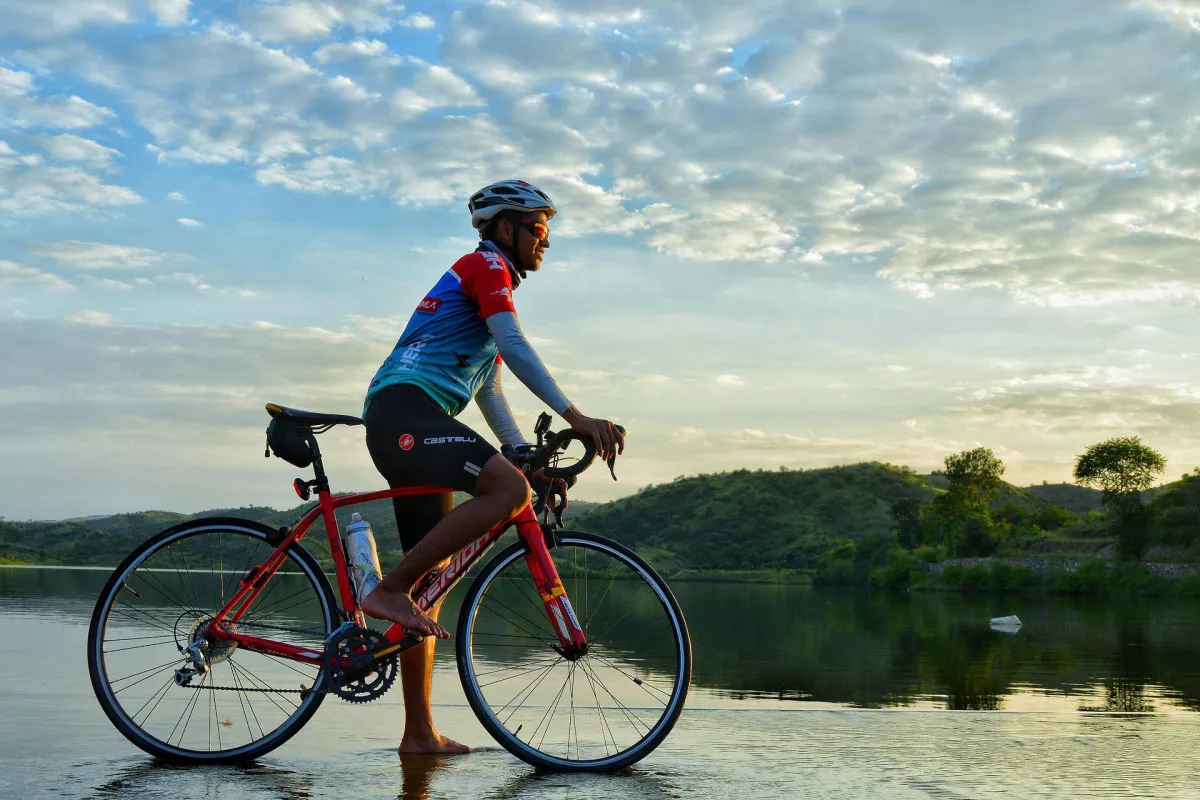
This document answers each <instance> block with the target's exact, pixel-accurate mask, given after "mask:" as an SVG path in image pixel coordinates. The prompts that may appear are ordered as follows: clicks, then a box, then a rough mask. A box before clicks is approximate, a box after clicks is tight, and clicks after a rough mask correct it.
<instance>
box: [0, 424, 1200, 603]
mask: <svg viewBox="0 0 1200 800" xmlns="http://www.w3.org/2000/svg"><path fill="white" fill-rule="evenodd" d="M1111 442H1116V443H1118V444H1120V445H1121V446H1122V447H1124V448H1125V450H1122V451H1120V452H1122V453H1124V454H1125V455H1128V452H1129V448H1130V447H1134V448H1135V449H1134V452H1135V454H1136V448H1137V447H1144V446H1143V445H1140V443H1138V442H1137V441H1136V440H1110V442H1109V443H1101V444H1103V445H1106V446H1107V445H1109V444H1110V443H1111ZM1131 442H1132V443H1133V444H1130V443H1131ZM1097 448H1099V446H1094V448H1092V449H1097ZM1092 449H1089V453H1091V452H1092ZM1110 449H1111V448H1110ZM1103 454H1104V453H1103V452H1102V453H1101V455H1103ZM1122 457H1125V456H1122ZM1081 461H1082V457H1081ZM946 466H947V469H946V470H945V471H939V472H934V473H932V474H928V475H919V474H917V473H916V472H914V471H913V470H911V469H909V468H907V467H899V466H894V465H891V464H883V463H878V462H868V463H860V464H851V465H846V466H839V467H827V468H822V469H810V470H791V469H784V468H780V469H779V470H754V471H751V470H745V469H743V470H735V471H732V472H724V473H718V474H708V475H698V476H691V477H680V478H677V479H675V480H674V481H671V482H669V483H665V484H660V485H655V486H647V487H644V488H642V489H640V490H639V491H637V492H636V493H634V494H633V495H630V496H628V497H624V498H621V499H619V500H615V501H612V502H609V503H602V504H601V503H586V502H580V501H572V503H571V507H570V508H568V510H567V514H566V517H567V520H566V525H567V527H568V528H574V529H578V530H586V531H591V532H593V533H597V534H600V535H604V536H608V537H610V538H613V539H616V540H617V541H619V542H622V543H623V544H625V545H627V546H629V547H632V548H633V549H634V550H636V551H637V552H638V553H639V554H640V555H642V556H643V557H644V558H645V559H646V560H647V561H648V562H649V563H650V564H651V565H652V566H653V567H654V568H655V569H656V570H657V571H658V572H659V573H660V574H662V575H663V577H665V578H666V579H667V580H668V581H680V582H682V581H719V582H751V583H774V584H809V583H811V584H813V585H818V586H838V587H871V588H873V589H875V590H880V591H894V592H903V591H949V592H963V593H1008V594H1014V593H1052V594H1089V595H1091V594H1094V595H1116V594H1137V595H1184V596H1200V574H1198V571H1197V568H1198V567H1200V469H1197V470H1195V471H1194V472H1192V473H1189V474H1186V475H1183V476H1182V477H1181V478H1180V479H1179V480H1177V481H1173V482H1169V483H1165V484H1163V485H1160V486H1158V487H1154V488H1151V487H1150V486H1149V482H1148V479H1147V476H1146V474H1145V470H1143V474H1142V475H1141V477H1140V478H1138V480H1137V481H1134V483H1133V484H1126V485H1125V486H1126V488H1125V489H1124V490H1123V491H1122V492H1114V491H1112V490H1111V487H1109V488H1102V489H1097V488H1091V487H1089V486H1086V485H1077V484H1068V483H1060V484H1049V483H1045V482H1043V483H1042V484H1040V485H1033V486H1026V487H1018V486H1014V485H1011V484H1008V483H1005V482H1004V481H1002V480H1000V475H1001V474H1002V473H1003V469H1004V468H1003V464H1002V463H1001V462H1000V461H999V460H998V459H996V458H995V457H994V455H992V453H991V451H990V450H986V449H985V448H976V449H975V450H973V451H967V452H965V453H959V454H956V455H954V456H950V457H948V458H947V459H946ZM1103 466H1104V465H1103V464H1102V465H1101V467H1103ZM1117 466H1118V467H1120V464H1118V465H1117ZM1152 466H1153V464H1152ZM1089 469H1091V470H1093V473H1094V472H1095V469H1096V464H1095V463H1090V465H1089ZM1159 471H1161V465H1159ZM1138 481H1140V483H1139V482H1138ZM1081 482H1082V481H1081ZM1130 485H1132V486H1133V487H1134V488H1133V489H1132V490H1131V489H1129V488H1128V486H1130ZM313 505H314V502H311V501H310V502H309V503H305V504H303V505H300V506H296V507H293V508H291V509H286V510H282V511H281V510H277V509H272V508H265V507H244V508H236V509H214V510H212V511H207V512H203V513H201V514H178V513H173V512H166V511H145V512H138V513H132V514H117V515H112V516H105V517H88V518H82V519H73V520H61V521H53V522H14V521H6V520H4V519H0V564H12V565H38V564H40V565H47V566H108V567H112V566H115V565H116V564H118V563H119V562H120V561H121V560H122V559H123V558H124V557H125V556H126V555H127V554H128V553H129V552H130V551H132V550H133V548H134V547H136V546H137V545H138V544H140V543H141V542H143V541H145V540H146V539H148V538H149V537H150V536H152V535H154V534H156V533H158V532H160V531H162V530H164V529H166V528H169V527H171V526H173V525H176V524H179V523H180V522H184V521H187V520H190V519H194V518H197V517H212V516H231V517H243V518H247V519H253V520H256V521H259V522H262V523H264V524H267V525H270V526H272V527H279V526H282V525H289V524H292V523H294V522H295V521H297V520H298V519H299V518H300V516H301V515H302V514H303V513H304V512H306V511H307V510H308V509H309V508H311V507H312V506H313ZM353 510H355V511H359V512H360V513H361V514H362V516H363V518H364V519H367V520H369V521H370V522H371V524H372V527H373V528H374V531H375V539H376V542H377V544H378V548H379V556H380V563H381V564H382V565H383V567H384V568H385V569H390V568H391V566H393V565H394V564H395V563H397V562H398V561H399V560H400V558H401V555H402V553H401V551H400V549H399V542H398V537H397V534H396V525H395V518H394V515H393V510H392V506H391V502H390V501H387V500H383V501H375V502H372V503H365V504H362V505H358V506H355V507H354V509H353ZM349 513H350V510H349V509H342V510H340V511H339V512H338V518H339V524H341V525H344V524H346V523H347V522H348V519H349ZM303 545H304V547H305V548H306V549H308V550H309V551H310V552H311V553H312V554H313V555H314V556H315V557H316V558H317V560H318V561H319V562H321V563H322V564H323V565H324V566H325V567H326V568H327V569H328V568H330V567H331V566H332V559H331V558H330V555H329V551H328V546H327V537H326V535H325V532H324V530H323V526H322V525H321V523H319V522H318V523H317V524H316V525H315V526H314V528H313V530H311V531H310V533H309V534H308V535H307V536H306V538H305V539H304V541H303Z"/></svg>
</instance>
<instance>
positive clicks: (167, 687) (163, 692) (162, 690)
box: [131, 675, 175, 720]
mask: <svg viewBox="0 0 1200 800" xmlns="http://www.w3.org/2000/svg"><path fill="white" fill-rule="evenodd" d="M174 683H175V676H174V675H171V677H169V678H167V681H166V683H164V684H163V685H162V686H160V687H158V689H156V690H155V692H154V694H152V695H150V697H149V699H147V700H146V702H144V703H142V707H141V708H139V709H138V710H137V711H135V712H133V714H132V715H131V716H132V717H133V719H134V720H137V717H138V714H141V713H142V711H143V710H145V708H146V706H148V705H150V701H152V700H154V698H156V697H157V698H158V702H156V703H155V704H154V705H153V706H152V707H151V709H150V710H149V711H148V712H146V719H147V720H149V719H150V715H151V714H153V713H154V709H156V708H158V703H161V702H162V700H163V698H164V697H166V696H167V694H168V693H169V692H170V691H171V686H172V684H174Z"/></svg>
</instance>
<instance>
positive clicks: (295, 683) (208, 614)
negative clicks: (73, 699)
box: [88, 520, 335, 762]
mask: <svg viewBox="0 0 1200 800" xmlns="http://www.w3.org/2000/svg"><path fill="white" fill-rule="evenodd" d="M264 552H266V553H268V554H269V553H272V552H273V548H270V547H269V545H268V544H267V542H266V541H265V539H264V538H263V535H262V534H261V533H259V532H258V531H257V530H256V529H255V526H254V525H253V524H252V523H245V524H244V525H243V524H242V523H240V522H238V521H236V520H231V521H229V522H228V524H226V523H225V522H223V521H222V522H215V521H206V520H200V521H197V522H196V523H195V524H194V526H192V527H191V528H189V527H188V524H185V525H184V526H181V527H179V528H176V529H172V530H169V531H167V532H165V533H164V534H162V535H160V536H158V537H156V538H155V539H152V540H151V541H149V542H147V544H146V545H143V546H142V548H140V549H139V550H137V551H135V555H134V557H133V558H132V560H131V562H130V563H132V564H133V565H134V566H133V567H131V568H130V569H129V570H128V571H127V572H126V573H124V574H123V575H122V576H121V578H120V579H119V580H118V579H116V578H114V579H113V580H111V581H110V582H109V584H108V585H107V586H106V589H105V592H106V594H105V596H104V597H102V598H101V600H100V602H99V603H98V604H97V607H98V608H99V609H101V612H100V613H101V614H102V615H103V616H102V617H101V618H98V620H99V621H98V623H97V624H95V625H93V626H92V628H91V629H90V630H89V633H88V641H89V644H88V654H89V655H88V659H89V670H90V672H91V674H92V676H93V679H94V680H95V681H96V686H97V697H98V698H99V699H100V702H101V704H102V705H103V706H104V707H105V710H106V711H107V712H109V714H110V716H113V718H114V720H123V723H121V722H119V723H118V727H119V728H120V729H121V731H122V732H123V733H124V734H125V735H126V736H127V737H129V738H130V739H131V740H132V741H134V742H135V743H136V744H138V745H139V746H140V747H142V748H143V749H145V750H147V751H148V752H150V753H152V754H155V755H159V756H161V757H164V758H169V759H179V758H182V759H184V760H193V761H201V762H203V761H213V760H219V759H224V758H226V757H227V756H226V754H230V753H237V754H238V755H237V757H239V758H240V757H242V755H243V754H245V756H246V757H248V758H253V757H256V756H257V755H261V754H262V753H265V752H268V751H269V750H270V749H272V748H273V747H276V746H278V744H281V743H282V742H283V741H285V740H286V739H287V737H289V736H291V735H292V734H293V733H294V732H295V730H296V729H297V728H298V727H299V726H300V725H303V724H304V722H305V721H306V720H307V719H308V717H309V716H311V713H312V712H313V711H315V710H316V707H317V706H318V705H319V704H320V703H321V701H322V700H323V699H324V695H323V694H322V693H320V692H304V691H303V688H302V687H304V686H306V685H313V684H314V683H315V682H316V681H317V680H319V678H320V669H319V667H318V666H316V665H310V664H307V663H305V662H300V661H295V660H293V659H290V658H287V657H286V656H284V655H280V654H277V653H259V652H255V651H252V650H248V649H246V648H240V647H238V645H237V644H236V642H232V641H222V640H221V639H220V638H219V636H214V635H212V633H219V632H212V633H209V635H208V636H205V635H204V628H202V627H201V626H202V625H203V624H205V623H206V622H208V621H209V620H211V619H212V617H213V616H214V614H215V613H216V612H217V611H218V610H219V609H221V608H222V607H223V606H224V604H225V603H227V602H229V599H230V598H231V597H232V596H233V593H235V592H236V591H238V590H239V589H240V588H241V587H240V582H241V580H242V579H243V578H244V576H245V575H246V574H247V573H248V572H249V571H250V569H251V568H252V567H253V566H254V564H256V563H259V562H261V561H262V558H263V554H264ZM243 562H244V563H245V569H242V570H240V571H238V570H237V567H238V565H239V564H241V563H243ZM272 563H275V564H276V573H275V574H272V575H271V576H270V580H269V581H268V582H269V584H270V585H264V584H260V587H261V590H262V591H261V594H260V595H259V596H258V597H256V598H255V601H254V603H253V607H251V608H248V609H246V610H247V612H248V613H247V614H246V617H247V618H246V619H244V620H239V621H237V622H233V621H232V620H231V621H230V622H231V625H230V628H229V630H230V631H236V630H239V628H238V626H239V625H244V626H245V629H244V630H242V632H243V633H244V634H246V635H253V636H258V637H260V638H265V639H267V640H268V641H271V642H273V643H276V644H278V645H281V646H290V647H297V648H304V649H306V650H311V651H314V652H321V651H322V650H323V648H324V642H325V638H326V636H327V635H328V634H329V632H330V631H331V630H332V629H333V625H334V619H335V617H334V610H335V607H334V606H333V603H332V598H331V597H330V596H329V593H328V587H327V586H326V585H325V582H324V579H323V577H322V576H321V574H320V568H319V567H318V566H317V565H316V563H315V562H313V560H312V558H311V556H309V555H307V553H305V551H303V550H300V549H299V548H297V549H295V550H288V551H283V552H281V553H279V555H278V563H276V562H272ZM289 565H290V566H289ZM291 567H294V569H293V568H291ZM205 643H206V644H205ZM192 644H202V645H205V646H206V647H207V653H208V657H209V659H210V662H209V669H208V670H207V671H206V672H203V673H199V672H190V673H184V674H190V677H189V678H188V679H187V682H186V686H184V687H180V686H177V685H176V681H175V678H176V671H177V670H179V669H180V668H181V667H183V668H190V667H191V658H190V656H189V655H187V654H185V653H184V652H183V651H182V648H184V647H187V646H190V645H192ZM168 648H169V650H168ZM175 651H179V654H178V655H175ZM169 656H170V657H171V661H168V662H165V663H159V662H160V661H163V660H164V659H165V658H167V657H169ZM222 663H225V664H227V666H225V667H221V664H222ZM109 676H112V678H115V680H113V679H111V678H110V677H109ZM228 692H232V693H233V694H234V695H235V696H236V698H237V699H236V701H234V700H232V698H230V697H227V696H225V693H228ZM256 695H258V696H257V697H256ZM202 703H203V708H201V704H202ZM243 726H244V727H243Z"/></svg>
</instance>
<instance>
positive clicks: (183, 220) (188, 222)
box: [175, 217, 204, 228]
mask: <svg viewBox="0 0 1200 800" xmlns="http://www.w3.org/2000/svg"><path fill="white" fill-rule="evenodd" d="M175 221H176V222H178V223H179V224H180V225H182V226H183V227H185V228H203V227H204V223H202V222H197V221H196V220H194V219H192V218H191V217H180V218H179V219H177V220H175Z"/></svg>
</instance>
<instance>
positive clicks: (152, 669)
mask: <svg viewBox="0 0 1200 800" xmlns="http://www.w3.org/2000/svg"><path fill="white" fill-rule="evenodd" d="M182 661H183V656H179V657H178V658H175V659H172V660H170V661H168V662H167V663H165V664H159V665H158V666H157V667H150V669H144V670H142V671H141V672H135V673H133V674H132V675H126V676H125V677H124V678H117V679H116V680H115V681H109V682H108V685H109V686H110V687H111V686H114V685H115V684H118V683H120V682H121V681H127V680H129V679H130V678H136V677H138V676H139V675H146V677H145V678H142V679H141V680H138V681H134V682H133V683H131V684H129V685H128V686H122V687H121V688H120V689H114V690H113V694H120V693H121V692H123V691H125V690H126V689H132V688H133V687H134V686H137V685H138V684H139V683H141V682H142V681H144V680H146V679H147V678H149V677H150V676H151V675H152V674H153V673H155V672H159V671H161V670H164V669H169V668H170V667H174V666H175V665H176V664H179V663H180V662H182ZM147 673H149V674H147Z"/></svg>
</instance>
